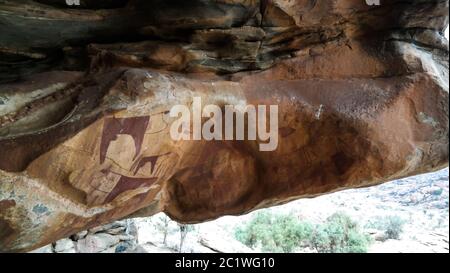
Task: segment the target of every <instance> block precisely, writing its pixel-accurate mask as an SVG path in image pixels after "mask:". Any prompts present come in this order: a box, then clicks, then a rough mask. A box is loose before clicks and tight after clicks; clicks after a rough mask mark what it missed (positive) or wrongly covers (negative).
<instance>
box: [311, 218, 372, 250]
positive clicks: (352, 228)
mask: <svg viewBox="0 0 450 273" xmlns="http://www.w3.org/2000/svg"><path fill="white" fill-rule="evenodd" d="M311 243H312V246H313V247H314V248H315V249H316V250H317V251H318V252H322V253H364V252H367V248H368V246H369V244H370V238H369V237H368V236H367V235H365V234H363V233H362V232H361V231H360V230H359V227H358V225H357V223H356V222H354V221H353V220H352V219H351V218H350V217H349V216H347V215H345V214H343V213H335V214H333V215H331V216H330V217H329V218H328V219H327V221H326V222H325V223H324V224H322V225H318V226H317V227H316V230H315V232H314V233H313V235H312V237H311Z"/></svg>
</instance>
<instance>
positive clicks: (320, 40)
mask: <svg viewBox="0 0 450 273" xmlns="http://www.w3.org/2000/svg"><path fill="white" fill-rule="evenodd" d="M82 2H83V5H82V6H80V7H68V6H66V5H64V1H58V0H40V1H31V0H20V1H9V0H2V1H0V33H1V35H0V83H2V85H0V251H1V252H13V251H29V250H32V249H36V248H39V247H42V246H44V245H47V244H49V243H51V242H54V241H56V240H58V239H61V238H66V237H68V236H71V235H73V234H76V233H77V232H80V231H82V230H86V229H89V228H94V227H96V226H100V225H102V224H106V223H110V222H113V221H115V220H117V219H123V218H126V217H136V216H145V215H152V214H155V213H157V212H160V211H164V212H166V213H167V214H168V215H170V216H171V217H172V218H173V219H176V220H178V221H181V222H199V221H205V220H208V219H214V218H216V217H219V216H221V215H226V214H241V213H245V212H248V211H251V210H254V209H257V208H261V207H267V206H271V205H275V204H280V203H284V202H288V201H291V200H294V199H297V198H302V197H313V196H317V195H320V194H323V193H326V192H331V191H336V190H340V189H345V188H353V187H363V186H370V185H376V184H380V183H382V182H385V181H388V180H392V179H395V178H400V177H405V176H410V175H414V174H418V173H422V172H426V171H432V170H437V169H440V168H443V167H445V166H448V133H449V128H448V127H449V117H448V112H449V111H448V110H449V107H448V41H447V40H446V39H445V38H444V37H443V31H444V28H445V27H447V25H448V5H449V1H443V0H420V1H404V0H402V1H400V0H392V1H382V4H381V6H368V5H367V4H366V1H363V0H339V1H338V0H336V1H312V0H297V1H284V0H260V1H258V0H233V1H232V0H220V1H209V0H193V1H175V0H173V1H162V0H147V1H144V0H129V1H125V0H123V1H122V0H110V1H102V4H98V3H96V2H97V1H90V0H89V1H82ZM98 2H100V1H98ZM99 5H100V6H99ZM195 96H197V97H201V98H202V99H203V102H204V104H216V105H219V106H222V107H223V106H225V105H243V104H244V105H245V104H249V105H278V107H279V143H278V148H277V149H276V150H275V151H272V152H261V151H259V147H258V144H259V143H261V141H260V140H257V141H250V140H249V141H204V140H202V141H174V140H172V139H171V137H170V135H169V130H170V125H171V124H172V123H173V122H174V121H175V119H174V118H171V117H170V116H169V111H170V109H171V108H172V106H174V105H178V104H182V105H191V104H192V101H193V97H195ZM88 236H89V235H88ZM86 238H87V237H85V238H84V239H81V240H85V239H86ZM105 250H107V247H105Z"/></svg>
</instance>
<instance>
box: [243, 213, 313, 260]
mask: <svg viewBox="0 0 450 273" xmlns="http://www.w3.org/2000/svg"><path fill="white" fill-rule="evenodd" d="M311 233H312V225H310V224H309V223H306V222H301V221H298V220H297V219H296V218H295V217H294V216H292V215H273V214H271V213H268V212H259V213H257V214H256V215H255V217H254V218H253V219H252V220H251V221H250V222H249V223H248V224H247V225H244V226H242V227H238V228H237V229H236V232H235V235H236V239H238V240H239V241H241V242H242V243H244V244H245V245H247V246H249V247H251V248H254V247H257V246H259V247H261V248H262V250H263V251H265V252H292V251H293V250H294V249H295V248H296V247H298V246H299V245H300V243H301V242H302V241H304V240H306V239H307V238H308V237H310V236H311Z"/></svg>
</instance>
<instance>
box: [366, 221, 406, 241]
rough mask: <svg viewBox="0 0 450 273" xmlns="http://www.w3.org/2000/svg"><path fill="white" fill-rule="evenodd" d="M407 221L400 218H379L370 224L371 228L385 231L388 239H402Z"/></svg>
mask: <svg viewBox="0 0 450 273" xmlns="http://www.w3.org/2000/svg"><path fill="white" fill-rule="evenodd" d="M404 224H405V221H404V220H403V219H402V218H400V217H399V216H392V215H389V216H384V217H377V218H376V219H375V221H374V222H371V223H369V227H371V228H376V229H378V230H382V231H384V234H385V235H386V239H395V240H398V239H400V235H401V234H402V232H403V226H404Z"/></svg>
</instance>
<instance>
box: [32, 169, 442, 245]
mask: <svg viewBox="0 0 450 273" xmlns="http://www.w3.org/2000/svg"><path fill="white" fill-rule="evenodd" d="M448 176H449V172H448V169H445V170H442V171H439V172H436V173H430V174H425V175H420V176H416V177H410V178H406V179H401V180H397V181H393V182H390V183H386V184H383V185H380V186H376V187H370V188H362V189H355V190H347V191H342V192H337V193H333V194H329V195H325V196H321V197H317V198H313V199H303V200H298V201H295V202H292V203H289V204H286V205H282V206H278V207H273V208H270V209H267V210H270V211H271V212H272V213H277V214H278V213H279V214H282V213H292V214H294V215H296V216H298V217H299V218H301V219H305V220H308V221H311V222H316V223H320V222H323V221H324V220H325V219H326V218H327V217H328V216H330V215H331V214H333V213H335V212H345V213H346V214H348V215H349V216H351V217H352V218H353V219H354V220H355V221H357V222H358V223H359V224H360V226H362V227H363V228H364V230H365V232H366V233H368V234H371V235H372V236H373V238H374V240H373V243H372V245H371V247H370V248H369V252H378V253H379V252H382V253H386V252H392V253H400V252H447V253H448V252H449V179H448ZM255 213H256V212H253V213H250V214H247V215H243V216H238V217H237V216H226V217H222V218H219V219H217V220H215V221H211V222H207V223H202V224H198V225H192V226H188V227H186V232H185V233H184V234H185V239H184V242H183V245H182V248H181V251H182V252H202V253H203V252H259V250H258V249H250V248H248V247H246V246H245V245H243V244H241V243H240V242H238V241H237V240H235V239H234V230H235V228H236V227H237V226H239V225H242V224H243V223H245V222H247V221H249V220H250V219H251V218H252V217H253V215H254V214H255ZM386 216H398V217H399V218H401V219H402V220H403V221H404V222H405V224H404V230H403V232H402V234H401V236H400V238H399V239H398V240H392V239H390V240H384V239H383V240H382V239H380V231H377V230H376V229H375V228H373V227H372V226H371V223H373V221H375V220H376V219H379V218H382V217H386ZM181 235H182V233H180V226H179V225H178V224H177V223H175V222H173V221H171V220H170V219H169V218H167V217H166V216H165V215H163V214H158V215H155V216H153V217H149V218H140V219H134V220H125V221H120V222H115V223H113V224H110V225H107V226H103V227H99V228H95V229H91V230H89V231H85V232H81V233H79V234H76V235H74V236H71V237H70V238H67V239H64V240H60V241H58V242H56V243H54V244H52V245H49V246H46V247H44V248H42V249H39V250H37V251H35V252H46V253H53V252H57V253H75V252H89V253H98V252H110V253H111V252H135V253H136V252H141V253H142V252H144V253H157V252H165V253H171V252H179V251H180V241H181ZM299 251H301V252H304V251H309V250H299Z"/></svg>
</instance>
